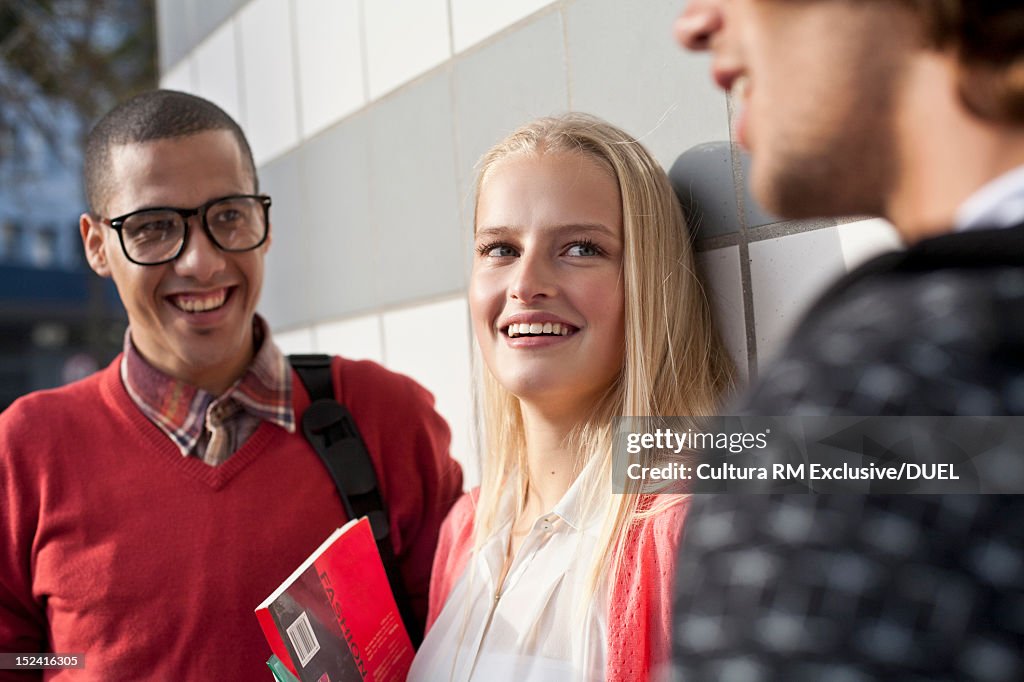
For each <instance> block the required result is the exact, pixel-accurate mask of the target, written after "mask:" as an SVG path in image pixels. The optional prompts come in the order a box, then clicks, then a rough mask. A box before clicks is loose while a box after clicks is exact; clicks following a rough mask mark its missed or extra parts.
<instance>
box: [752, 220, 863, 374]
mask: <svg viewBox="0 0 1024 682" xmlns="http://www.w3.org/2000/svg"><path fill="white" fill-rule="evenodd" d="M845 272H846V263H845V262H844V261H843V252H842V248H841V247H840V245H839V233H838V232H837V231H836V229H835V228H834V227H830V228H826V229H820V230H814V231H812V232H802V233H800V234H793V235H789V236H786V237H780V238H778V239H766V240H764V241H760V242H754V243H752V244H751V245H750V279H751V288H752V289H753V294H754V324H755V327H756V334H757V359H758V363H759V365H760V366H764V363H765V362H766V361H769V360H771V358H772V357H774V356H775V355H776V354H777V353H778V351H779V350H781V348H782V346H783V344H784V343H785V342H786V341H787V340H788V338H789V334H790V333H791V332H792V330H793V327H794V325H796V324H797V323H798V322H799V321H800V319H801V318H802V317H803V313H804V312H805V311H806V310H807V306H808V305H810V304H811V303H813V302H814V300H815V299H817V298H818V296H819V295H820V294H821V293H822V291H823V290H824V289H825V288H826V287H827V286H828V285H829V284H831V283H832V282H833V281H835V280H836V279H837V278H838V277H840V276H841V275H842V274H843V273H845Z"/></svg>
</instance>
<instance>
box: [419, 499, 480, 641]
mask: <svg viewBox="0 0 1024 682" xmlns="http://www.w3.org/2000/svg"><path fill="white" fill-rule="evenodd" d="M479 496H480V489H479V488H474V489H473V490H472V491H470V492H468V493H464V494H463V495H462V497H460V498H459V499H458V501H457V502H456V503H455V505H454V506H453V507H452V508H451V511H449V512H448V516H447V517H446V518H445V520H444V523H443V524H441V533H440V536H439V537H438V540H437V550H436V551H435V553H434V566H433V572H432V573H431V576H430V605H429V610H428V614H427V628H428V629H429V628H430V627H431V626H432V625H433V624H434V621H435V620H437V617H438V615H439V614H440V613H441V609H442V608H443V607H444V604H445V602H446V601H447V600H448V595H449V594H450V593H451V591H452V587H454V586H455V583H456V581H458V579H459V577H460V576H461V575H462V572H463V571H465V570H466V564H467V563H468V562H469V554H470V550H471V549H472V547H473V525H474V520H475V519H476V503H477V499H478V498H479Z"/></svg>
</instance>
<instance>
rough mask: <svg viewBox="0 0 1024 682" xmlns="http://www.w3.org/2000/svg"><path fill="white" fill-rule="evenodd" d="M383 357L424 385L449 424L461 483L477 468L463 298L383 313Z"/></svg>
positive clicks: (474, 478) (475, 477) (475, 476)
mask: <svg viewBox="0 0 1024 682" xmlns="http://www.w3.org/2000/svg"><path fill="white" fill-rule="evenodd" d="M383 319H384V358H385V360H386V364H387V366H388V368H390V369H392V370H394V371H396V372H401V373H402V374H407V375H409V376H411V377H412V378H413V379H416V381H419V382H420V383H421V384H423V385H424V386H426V387H427V389H429V390H430V392H431V393H433V394H434V397H435V398H436V400H437V411H438V412H440V413H441V415H442V416H443V417H444V418H445V419H447V420H448V425H449V426H450V427H451V429H452V456H453V457H455V459H457V460H458V461H459V463H460V464H462V470H463V473H464V474H465V477H466V486H467V487H470V486H472V485H475V484H476V483H477V482H478V481H479V479H480V474H479V470H478V466H477V458H476V454H475V453H473V452H472V450H471V448H472V446H471V438H470V433H471V431H470V427H471V424H472V421H471V415H472V402H471V400H470V381H471V379H470V341H469V338H470V337H469V333H470V332H469V311H468V306H467V303H466V299H465V298H461V297H460V298H457V299H452V300H448V301H442V302H439V303H428V304H425V305H420V306H416V307H413V308H406V309H403V310H397V311H394V312H389V313H384V315H383Z"/></svg>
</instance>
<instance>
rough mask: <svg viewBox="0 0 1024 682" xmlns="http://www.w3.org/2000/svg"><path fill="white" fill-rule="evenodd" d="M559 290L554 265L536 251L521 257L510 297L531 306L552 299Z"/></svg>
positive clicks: (510, 286) (511, 285)
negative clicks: (542, 300)
mask: <svg viewBox="0 0 1024 682" xmlns="http://www.w3.org/2000/svg"><path fill="white" fill-rule="evenodd" d="M557 290H558V288H557V286H556V273H555V272H554V264H553V263H550V262H549V261H548V259H547V258H545V257H544V255H543V254H541V253H539V252H538V251H536V250H534V251H533V252H532V253H531V252H527V253H524V254H523V255H522V256H520V257H519V259H518V262H517V264H516V269H515V275H514V276H513V279H512V282H511V284H510V285H509V289H508V296H509V298H510V299H512V300H514V301H518V302H519V303H524V304H530V303H534V302H536V301H538V300H541V299H545V298H550V297H552V296H554V295H555V292H556V291H557Z"/></svg>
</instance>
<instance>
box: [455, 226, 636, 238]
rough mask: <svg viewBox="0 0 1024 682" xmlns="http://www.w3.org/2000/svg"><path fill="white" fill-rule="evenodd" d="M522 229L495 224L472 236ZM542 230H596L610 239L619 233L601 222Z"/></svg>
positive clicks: (561, 231)
mask: <svg viewBox="0 0 1024 682" xmlns="http://www.w3.org/2000/svg"><path fill="white" fill-rule="evenodd" d="M522 230H523V228H522V227H519V226H515V225H495V226H493V227H484V228H481V229H479V230H477V231H476V234H475V235H474V237H475V238H477V239H479V238H480V237H487V238H495V237H498V238H501V237H508V236H511V235H513V234H516V233H518V232H521V231H522ZM544 230H545V231H551V232H554V233H556V234H561V233H565V232H598V233H601V234H603V235H605V236H606V237H608V238H610V239H620V237H619V235H617V234H615V233H614V232H613V231H612V230H611V229H610V228H609V227H608V226H607V225H604V224H602V223H564V224H561V225H551V226H545V227H544Z"/></svg>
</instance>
